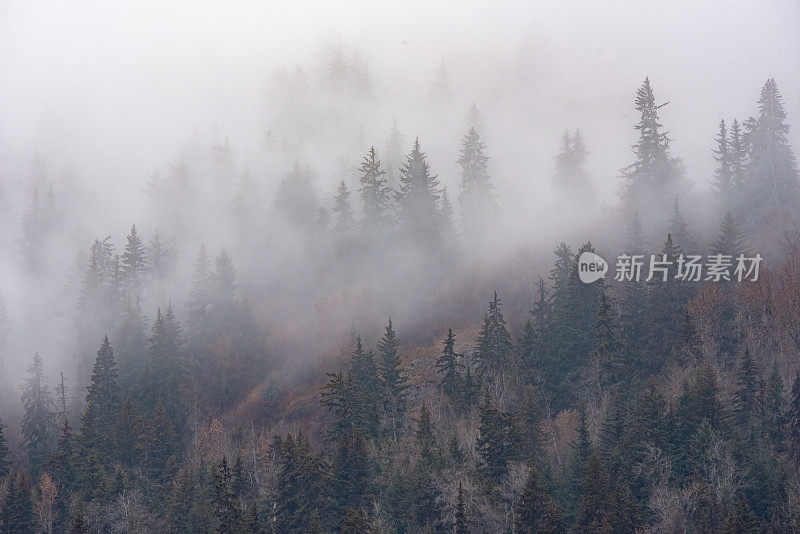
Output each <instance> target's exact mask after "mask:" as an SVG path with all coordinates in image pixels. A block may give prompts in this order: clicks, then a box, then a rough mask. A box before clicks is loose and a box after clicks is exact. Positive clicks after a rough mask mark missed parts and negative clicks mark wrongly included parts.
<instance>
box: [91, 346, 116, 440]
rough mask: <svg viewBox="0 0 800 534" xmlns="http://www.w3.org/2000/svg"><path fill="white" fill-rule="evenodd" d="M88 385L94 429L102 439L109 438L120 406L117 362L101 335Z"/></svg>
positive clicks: (112, 351) (111, 349) (112, 350)
mask: <svg viewBox="0 0 800 534" xmlns="http://www.w3.org/2000/svg"><path fill="white" fill-rule="evenodd" d="M90 380H91V382H90V384H89V387H88V388H87V391H86V403H87V404H89V405H91V406H92V409H93V412H94V424H95V431H96V432H97V433H98V435H99V436H102V439H103V440H110V439H111V437H112V433H113V429H114V425H115V424H116V422H117V415H118V413H119V408H120V404H121V402H120V398H119V383H118V378H117V364H116V362H115V361H114V349H113V348H112V347H111V343H109V341H108V336H105V337H103V341H102V343H101V344H100V348H99V349H98V350H97V358H96V359H95V363H94V368H93V369H92V376H91V379H90Z"/></svg>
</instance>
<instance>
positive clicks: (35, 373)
mask: <svg viewBox="0 0 800 534" xmlns="http://www.w3.org/2000/svg"><path fill="white" fill-rule="evenodd" d="M27 371H28V377H27V378H26V379H25V381H24V383H23V385H22V406H23V408H24V409H25V414H24V415H23V417H22V436H23V438H24V442H23V444H24V446H25V451H26V452H27V453H28V460H29V461H30V464H31V468H32V472H33V473H34V474H38V473H39V470H40V469H41V468H42V466H43V465H44V463H45V462H46V461H47V455H48V454H49V453H50V451H52V449H53V444H54V441H55V432H56V412H55V404H54V402H53V397H52V396H51V395H50V390H49V388H48V386H47V383H46V381H45V378H44V370H43V367H42V359H41V358H40V357H39V354H38V353H36V354H35V355H34V356H33V361H32V362H31V364H30V365H29V366H28V369H27Z"/></svg>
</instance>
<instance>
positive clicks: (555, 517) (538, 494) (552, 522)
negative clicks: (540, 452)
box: [514, 469, 561, 534]
mask: <svg viewBox="0 0 800 534" xmlns="http://www.w3.org/2000/svg"><path fill="white" fill-rule="evenodd" d="M560 521H561V518H560V516H559V513H558V509H557V508H556V506H555V504H554V503H553V500H552V499H551V498H550V496H549V495H548V494H547V491H546V489H545V487H544V484H542V481H541V480H540V478H539V474H538V472H537V471H536V469H531V470H530V472H529V473H528V478H527V480H526V481H525V487H524V488H523V490H522V493H521V494H520V496H519V500H518V501H517V506H516V509H515V510H514V532H518V533H520V534H552V533H554V532H558V531H559V529H560Z"/></svg>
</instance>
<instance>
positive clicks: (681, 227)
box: [669, 197, 692, 251]
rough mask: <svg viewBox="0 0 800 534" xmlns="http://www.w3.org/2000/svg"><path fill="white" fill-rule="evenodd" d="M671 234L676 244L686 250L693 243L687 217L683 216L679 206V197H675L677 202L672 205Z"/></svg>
mask: <svg viewBox="0 0 800 534" xmlns="http://www.w3.org/2000/svg"><path fill="white" fill-rule="evenodd" d="M669 234H670V235H671V236H672V240H673V242H674V243H675V246H677V247H680V248H681V249H682V250H684V251H687V248H688V247H690V246H691V245H692V237H691V235H690V234H689V225H688V224H687V223H686V217H684V216H683V213H682V212H681V209H680V207H679V206H678V198H677V197H675V202H674V203H673V205H672V216H671V217H670V220H669Z"/></svg>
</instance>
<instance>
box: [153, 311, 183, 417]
mask: <svg viewBox="0 0 800 534" xmlns="http://www.w3.org/2000/svg"><path fill="white" fill-rule="evenodd" d="M147 341H148V345H149V349H150V356H151V358H150V373H151V383H150V384H149V387H150V388H152V389H151V391H152V395H151V396H150V402H151V403H152V402H155V401H157V400H159V399H160V400H161V401H162V402H163V403H164V405H165V407H166V409H167V412H168V413H169V414H170V418H172V419H175V418H176V416H177V414H178V413H179V412H180V411H181V402H180V397H181V388H180V386H181V384H182V382H183V379H184V373H185V361H184V344H185V342H184V340H183V336H182V334H181V327H180V324H179V323H178V320H177V319H176V318H175V313H174V312H173V311H172V305H171V304H169V305H167V308H166V310H165V311H164V312H163V313H162V312H161V308H158V310H157V311H156V319H155V322H154V323H153V327H152V330H151V334H150V337H149V338H148V340H147Z"/></svg>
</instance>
